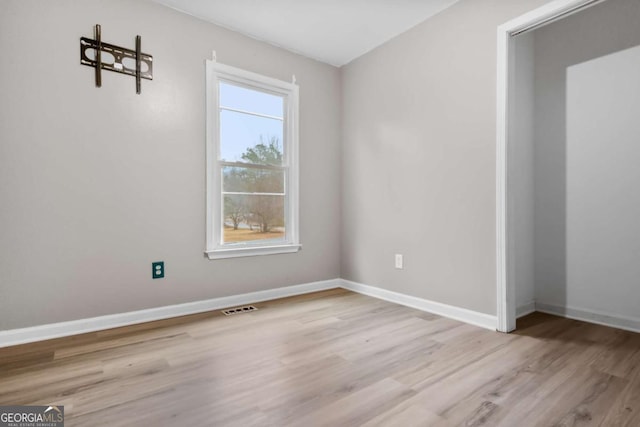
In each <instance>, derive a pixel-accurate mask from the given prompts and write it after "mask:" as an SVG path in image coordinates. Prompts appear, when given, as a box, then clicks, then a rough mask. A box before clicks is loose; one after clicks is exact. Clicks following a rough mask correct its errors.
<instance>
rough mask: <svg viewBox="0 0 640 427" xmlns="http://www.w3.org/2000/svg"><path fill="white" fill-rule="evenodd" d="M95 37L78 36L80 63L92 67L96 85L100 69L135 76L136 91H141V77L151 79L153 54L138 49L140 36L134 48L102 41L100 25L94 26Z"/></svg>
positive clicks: (99, 81) (99, 84) (100, 75)
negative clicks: (94, 72)
mask: <svg viewBox="0 0 640 427" xmlns="http://www.w3.org/2000/svg"><path fill="white" fill-rule="evenodd" d="M94 31H95V39H89V38H87V37H81V38H80V63H81V64H83V65H88V66H89V67H94V68H95V70H96V86H97V87H102V70H107V71H114V72H116V73H121V74H127V75H129V76H133V77H135V78H136V93H138V94H139V93H141V91H142V84H141V79H147V80H153V56H151V55H149V54H146V53H143V52H142V51H141V49H140V45H141V43H142V38H141V37H140V36H136V48H135V50H132V49H127V48H124V47H120V46H116V45H113V44H109V43H103V42H102V35H101V28H100V25H96V26H95V29H94Z"/></svg>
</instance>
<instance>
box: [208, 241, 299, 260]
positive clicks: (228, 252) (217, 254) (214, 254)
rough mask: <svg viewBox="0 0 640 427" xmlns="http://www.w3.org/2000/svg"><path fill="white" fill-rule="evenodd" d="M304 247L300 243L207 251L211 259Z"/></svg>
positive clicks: (286, 252)
mask: <svg viewBox="0 0 640 427" xmlns="http://www.w3.org/2000/svg"><path fill="white" fill-rule="evenodd" d="M300 249H302V245H300V244H287V245H277V246H258V247H253V248H246V247H245V248H232V249H214V250H208V251H205V254H207V256H208V257H209V259H225V258H240V257H248V256H258V255H276V254H290V253H294V252H298V251H299V250H300Z"/></svg>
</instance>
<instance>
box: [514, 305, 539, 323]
mask: <svg viewBox="0 0 640 427" xmlns="http://www.w3.org/2000/svg"><path fill="white" fill-rule="evenodd" d="M534 311H536V302H535V301H529V302H528V303H526V304H523V305H521V306H518V308H516V319H519V318H521V317H524V316H526V315H527V314H531V313H533V312H534Z"/></svg>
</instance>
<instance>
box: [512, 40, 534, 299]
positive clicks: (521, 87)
mask: <svg viewBox="0 0 640 427" xmlns="http://www.w3.org/2000/svg"><path fill="white" fill-rule="evenodd" d="M511 46H512V49H513V51H512V54H511V56H510V59H511V60H512V63H511V64H510V65H511V67H512V68H511V69H512V70H513V72H512V74H511V76H512V78H513V80H512V82H511V90H510V92H509V95H510V97H511V99H510V102H509V104H510V105H512V108H513V109H512V110H511V114H510V116H509V119H510V120H511V121H510V123H509V132H510V135H509V144H508V146H507V156H508V159H507V165H508V168H509V169H508V171H507V173H508V176H507V183H508V184H507V188H508V198H507V200H508V201H507V203H508V212H509V213H508V215H507V217H508V220H509V228H508V232H507V238H508V239H509V248H510V251H509V253H508V254H507V256H509V257H513V258H512V259H510V260H509V261H508V262H507V265H509V268H510V270H509V272H508V274H509V277H508V280H509V281H510V283H514V284H515V290H516V307H517V308H518V309H525V310H527V309H528V310H531V308H532V305H533V303H534V300H535V288H536V287H535V277H534V257H533V254H534V217H533V213H534V206H533V200H534V178H533V177H534V169H533V150H534V148H533V146H534V96H535V87H534V46H535V43H534V33H533V32H531V33H525V34H522V35H520V36H518V37H516V38H515V39H513V43H512V44H511ZM518 311H521V310H518Z"/></svg>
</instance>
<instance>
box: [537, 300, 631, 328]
mask: <svg viewBox="0 0 640 427" xmlns="http://www.w3.org/2000/svg"><path fill="white" fill-rule="evenodd" d="M535 306H536V311H539V312H541V313H547V314H554V315H556V316H562V317H567V318H569V319H574V320H582V321H584V322H590V323H596V324H598V325H603V326H610V327H612V328H618V329H624V330H626V331H631V332H640V318H637V317H636V318H634V317H627V316H621V315H619V314H612V313H605V312H601V311H596V310H587V309H583V308H575V307H564V306H559V305H555V304H549V303H543V302H538V301H536V303H535Z"/></svg>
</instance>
